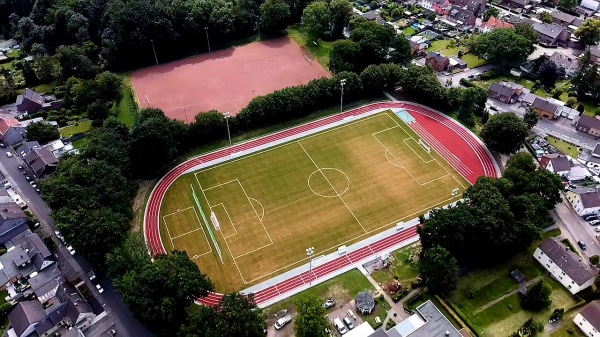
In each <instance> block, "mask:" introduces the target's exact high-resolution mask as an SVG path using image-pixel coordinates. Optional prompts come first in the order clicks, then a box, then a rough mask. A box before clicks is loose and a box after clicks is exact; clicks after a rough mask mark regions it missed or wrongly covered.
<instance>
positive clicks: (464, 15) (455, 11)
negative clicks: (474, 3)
mask: <svg viewBox="0 0 600 337" xmlns="http://www.w3.org/2000/svg"><path fill="white" fill-rule="evenodd" d="M448 20H449V21H450V22H453V23H456V24H458V25H461V26H462V25H465V26H474V25H475V22H476V20H477V17H476V16H475V14H474V13H473V12H471V11H470V10H468V9H464V8H461V7H458V6H452V7H450V11H449V12H448Z"/></svg>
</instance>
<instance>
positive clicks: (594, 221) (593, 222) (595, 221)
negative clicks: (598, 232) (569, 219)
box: [590, 220, 600, 226]
mask: <svg viewBox="0 0 600 337" xmlns="http://www.w3.org/2000/svg"><path fill="white" fill-rule="evenodd" d="M597 225H600V220H592V221H590V226H597Z"/></svg>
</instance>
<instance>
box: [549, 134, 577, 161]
mask: <svg viewBox="0 0 600 337" xmlns="http://www.w3.org/2000/svg"><path fill="white" fill-rule="evenodd" d="M546 140H547V141H548V143H549V144H552V146H554V147H555V148H557V149H558V150H559V151H560V152H562V153H564V154H566V155H567V156H569V157H571V158H577V157H579V147H577V146H575V145H573V144H570V143H567V142H565V141H564V140H562V139H559V138H555V137H552V136H548V137H547V138H546Z"/></svg>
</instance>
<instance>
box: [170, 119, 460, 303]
mask: <svg viewBox="0 0 600 337" xmlns="http://www.w3.org/2000/svg"><path fill="white" fill-rule="evenodd" d="M419 139H420V138H419V137H418V135H416V134H415V133H414V132H413V131H412V130H411V129H410V128H409V127H408V125H406V124H404V123H403V122H402V121H401V120H400V119H399V118H398V117H397V116H396V115H395V114H394V113H393V112H391V111H388V112H383V113H379V114H376V115H373V116H370V117H366V118H363V119H359V120H356V121H353V122H350V123H347V124H345V125H342V126H339V127H336V128H333V129H330V130H326V131H323V132H320V133H317V134H314V135H311V136H308V137H305V138H301V139H299V140H297V141H292V142H289V143H287V144H283V145H280V146H277V147H273V148H269V149H266V150H264V151H261V152H258V153H254V154H250V155H247V156H244V157H240V158H237V159H233V160H231V161H228V162H225V163H222V164H219V165H216V166H212V167H208V168H204V169H201V170H198V171H196V172H194V173H191V174H187V175H185V176H182V177H181V178H179V179H178V180H177V181H175V182H174V183H173V185H172V186H171V187H170V189H169V190H168V192H167V195H166V197H165V199H164V201H163V205H162V208H161V216H163V217H166V221H165V222H163V223H162V224H161V235H162V238H163V243H164V244H165V247H166V248H167V250H169V251H170V250H172V249H179V250H185V251H187V252H188V255H190V257H192V258H193V259H194V260H195V261H196V262H197V263H198V265H199V267H200V269H201V270H202V272H204V273H206V274H208V275H209V276H210V278H211V279H212V280H213V281H214V282H215V284H216V288H217V290H218V291H222V292H226V291H235V290H241V289H244V288H246V287H248V286H251V285H253V284H256V283H259V282H261V281H264V280H266V279H268V278H269V277H272V276H275V275H277V274H280V273H283V272H285V271H287V270H290V269H292V268H295V267H297V266H299V265H301V264H305V263H307V262H308V260H307V257H306V252H305V249H306V248H307V247H315V251H316V255H317V256H318V255H321V254H327V253H331V252H333V251H335V250H336V249H337V248H338V247H339V246H341V245H349V244H352V243H355V242H357V241H360V240H363V239H365V238H367V237H369V236H372V235H374V234H376V233H379V232H381V231H383V230H386V229H389V228H391V227H394V226H395V224H396V223H397V222H399V221H405V220H410V219H413V218H416V217H418V216H419V215H421V214H423V213H425V212H427V211H428V210H429V209H431V208H434V207H441V206H445V205H447V204H449V203H450V202H453V201H455V200H457V199H458V198H460V197H461V195H462V192H464V190H465V188H466V187H467V186H468V182H467V181H466V180H465V179H464V178H463V177H462V176H460V175H459V174H458V173H457V172H456V171H455V170H454V169H453V168H452V167H451V166H450V165H449V164H448V163H447V162H446V161H444V159H443V158H442V157H441V156H440V155H439V154H437V153H435V152H434V151H431V153H428V152H427V151H426V150H425V149H424V148H423V147H422V146H421V145H420V144H419V143H418V140H419ZM190 184H192V185H193V186H194V189H195V190H196V193H197V194H198V197H199V199H200V203H201V204H202V208H203V210H204V212H205V214H206V215H207V217H210V214H211V212H214V213H215V215H216V217H217V219H218V222H219V225H220V230H218V231H215V235H216V238H217V241H218V244H219V246H220V248H221V250H222V251H223V258H224V263H221V261H220V260H219V258H218V257H217V255H216V253H215V249H214V248H213V249H210V247H211V245H212V243H210V244H209V242H208V241H209V240H207V235H206V234H205V230H203V229H202V228H201V227H200V221H201V219H198V217H196V214H199V212H197V211H196V213H194V212H191V211H190V209H191V210H194V211H195V207H196V204H195V202H194V201H193V198H192V195H191V189H190ZM454 188H459V195H458V196H455V197H453V196H452V195H451V190H452V189H454ZM183 209H188V210H187V211H185V213H186V215H185V216H177V215H173V214H176V213H177V210H183ZM180 212H181V211H180ZM192 215H193V216H192ZM209 221H210V220H209ZM165 224H167V225H165ZM209 225H210V226H213V224H212V223H211V224H209ZM167 229H168V230H167ZM174 232H176V233H178V234H173V233H174ZM174 237H176V238H175V239H172V238H174ZM207 245H208V246H207ZM207 251H208V252H209V253H206V252H207Z"/></svg>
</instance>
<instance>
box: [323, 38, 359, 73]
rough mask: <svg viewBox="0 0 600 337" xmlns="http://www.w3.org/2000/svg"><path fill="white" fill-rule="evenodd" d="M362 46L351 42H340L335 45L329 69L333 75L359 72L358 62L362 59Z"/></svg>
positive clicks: (330, 56)
mask: <svg viewBox="0 0 600 337" xmlns="http://www.w3.org/2000/svg"><path fill="white" fill-rule="evenodd" d="M360 57H361V55H360V46H359V45H358V43H356V42H354V41H351V40H338V41H335V42H334V43H333V48H332V49H331V54H329V69H330V70H331V71H332V72H333V73H339V72H342V71H351V72H357V71H359V66H358V64H357V63H356V60H358V59H360Z"/></svg>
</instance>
